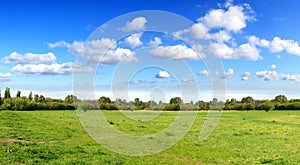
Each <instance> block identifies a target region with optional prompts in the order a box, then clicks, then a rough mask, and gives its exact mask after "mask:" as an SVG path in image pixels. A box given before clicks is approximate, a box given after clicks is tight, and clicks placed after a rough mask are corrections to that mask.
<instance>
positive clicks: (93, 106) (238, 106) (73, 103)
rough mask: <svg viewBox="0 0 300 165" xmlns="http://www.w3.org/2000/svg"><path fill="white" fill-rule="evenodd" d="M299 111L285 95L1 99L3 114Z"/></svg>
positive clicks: (297, 101) (299, 105) (296, 102)
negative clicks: (192, 98)
mask: <svg viewBox="0 0 300 165" xmlns="http://www.w3.org/2000/svg"><path fill="white" fill-rule="evenodd" d="M76 108H79V109H82V110H97V109H100V110H166V111H179V110H265V111H269V110H300V99H290V100H288V99H287V97H286V96H285V95H278V96H276V97H275V98H274V99H272V100H255V99H253V98H252V97H251V96H247V97H243V98H242V99H241V100H240V101H238V100H236V99H234V98H232V99H228V100H226V101H225V102H223V101H219V100H218V99H216V98H213V99H212V100H211V101H207V102H205V101H202V100H199V101H197V102H195V103H194V102H193V101H191V102H189V103H184V102H183V100H182V99H181V98H180V97H174V98H171V99H170V101H169V102H168V103H163V102H161V101H159V102H155V101H153V100H150V101H146V102H144V101H142V100H140V99H139V98H135V99H134V100H133V101H126V100H125V99H116V100H114V101H112V100H111V99H110V98H109V97H106V96H101V97H100V98H99V99H98V100H80V99H78V98H77V97H76V96H74V95H67V96H66V97H65V99H64V100H62V99H53V98H50V97H44V96H43V95H38V94H33V93H32V92H30V93H29V95H28V96H21V91H20V90H18V91H17V94H16V96H15V97H12V96H11V92H10V88H8V87H7V88H6V89H5V91H4V97H1V90H0V110H18V111H25V110H27V111H29V110H75V109H76Z"/></svg>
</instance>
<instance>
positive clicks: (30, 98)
mask: <svg viewBox="0 0 300 165" xmlns="http://www.w3.org/2000/svg"><path fill="white" fill-rule="evenodd" d="M28 99H29V100H32V99H33V98H32V91H30V93H29V95H28Z"/></svg>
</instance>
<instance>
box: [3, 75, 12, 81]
mask: <svg viewBox="0 0 300 165" xmlns="http://www.w3.org/2000/svg"><path fill="white" fill-rule="evenodd" d="M10 80H12V76H11V74H10V73H0V82H3V81H10Z"/></svg>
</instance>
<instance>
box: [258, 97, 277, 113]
mask: <svg viewBox="0 0 300 165" xmlns="http://www.w3.org/2000/svg"><path fill="white" fill-rule="evenodd" d="M259 109H261V110H265V111H267V112H268V111H269V110H273V109H274V103H272V102H271V101H269V100H267V101H265V102H264V103H262V104H261V105H260V106H259Z"/></svg>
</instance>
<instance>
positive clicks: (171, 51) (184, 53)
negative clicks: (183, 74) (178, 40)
mask: <svg viewBox="0 0 300 165" xmlns="http://www.w3.org/2000/svg"><path fill="white" fill-rule="evenodd" d="M150 54H151V55H152V56H155V57H159V58H168V59H174V60H182V59H193V60H198V59H200V58H201V57H200V56H199V55H197V53H196V52H195V51H194V50H193V49H191V48H188V47H187V46H185V45H180V44H178V45H175V46H165V47H164V46H159V47H157V48H154V49H152V50H150Z"/></svg>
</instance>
